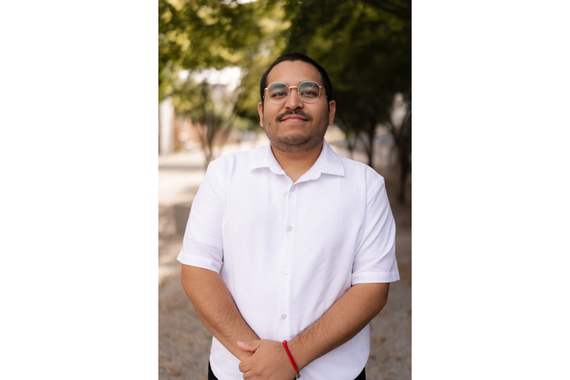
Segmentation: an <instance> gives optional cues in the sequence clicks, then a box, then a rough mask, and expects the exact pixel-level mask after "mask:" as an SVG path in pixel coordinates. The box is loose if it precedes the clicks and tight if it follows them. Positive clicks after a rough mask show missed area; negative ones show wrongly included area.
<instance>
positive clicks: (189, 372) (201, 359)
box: [159, 137, 411, 380]
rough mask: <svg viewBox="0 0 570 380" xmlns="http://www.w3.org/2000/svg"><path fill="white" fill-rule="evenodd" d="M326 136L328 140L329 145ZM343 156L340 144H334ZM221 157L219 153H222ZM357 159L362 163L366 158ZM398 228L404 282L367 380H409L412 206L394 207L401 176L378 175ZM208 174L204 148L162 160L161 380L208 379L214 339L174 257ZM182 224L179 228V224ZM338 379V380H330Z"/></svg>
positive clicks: (388, 310) (375, 342)
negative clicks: (182, 281) (184, 285)
mask: <svg viewBox="0 0 570 380" xmlns="http://www.w3.org/2000/svg"><path fill="white" fill-rule="evenodd" d="M331 140H333V139H329V138H328V137H327V141H331ZM266 142H267V140H266V138H264V137H263V138H260V139H259V140H258V141H255V142H244V143H242V144H231V145H227V146H226V147H224V149H223V151H222V153H228V152H231V151H238V150H244V149H250V148H253V147H255V146H260V145H264V144H266ZM331 146H332V147H333V149H334V150H335V151H336V152H337V153H339V154H343V155H347V154H348V153H347V151H346V150H345V149H343V148H342V147H341V146H340V144H339V145H336V144H335V143H331ZM218 155H219V154H218ZM354 158H355V159H357V160H359V161H364V160H365V156H364V154H362V153H357V154H355V157H354ZM385 161H386V152H385V151H384V152H383V151H380V150H379V152H378V156H377V160H376V162H380V164H379V165H378V167H384V168H385V167H386V166H387V165H382V164H383V163H384V162H385ZM379 171H380V174H381V175H383V176H384V177H385V179H386V188H387V191H388V196H389V198H390V200H391V204H392V212H393V213H394V218H395V219H396V224H397V233H396V255H397V259H398V266H399V269H400V277H401V280H400V281H398V282H395V283H393V284H392V285H391V287H390V295H389V300H388V304H387V305H386V307H385V308H384V309H383V310H382V312H381V313H380V314H379V315H378V316H377V317H376V318H374V320H373V321H372V322H371V324H370V332H371V348H370V357H369V359H368V363H367V365H366V377H367V379H368V380H409V379H411V207H410V204H409V199H410V193H411V190H410V187H411V185H410V184H408V198H407V199H408V204H407V205H400V204H398V203H397V202H396V196H397V190H398V184H397V182H396V181H395V179H396V178H397V175H395V174H394V173H389V172H387V171H386V170H384V171H383V170H379ZM203 175H204V158H203V155H202V152H201V151H200V149H198V148H196V149H195V150H192V151H190V152H185V153H179V154H172V155H164V156H160V157H159V281H160V289H159V378H160V379H161V380H174V379H176V380H179V379H185V380H206V379H207V376H206V373H207V365H208V355H209V350H210V344H211V339H212V335H211V334H210V333H209V332H208V330H207V329H206V328H205V327H204V325H203V324H202V323H201V321H200V320H199V318H198V316H197V315H196V312H195V311H194V309H193V307H192V303H191V302H190V300H189V299H188V298H187V297H186V294H185V293H184V290H183V289H182V286H181V285H180V263H178V261H176V256H177V255H178V252H179V251H180V248H181V246H182V232H183V228H184V226H185V218H187V212H188V211H189V204H190V202H191V201H192V199H193V198H194V195H195V193H196V190H197V189H198V187H199V185H200V182H201V180H202V178H203ZM177 219H178V223H177ZM331 380H336V379H331Z"/></svg>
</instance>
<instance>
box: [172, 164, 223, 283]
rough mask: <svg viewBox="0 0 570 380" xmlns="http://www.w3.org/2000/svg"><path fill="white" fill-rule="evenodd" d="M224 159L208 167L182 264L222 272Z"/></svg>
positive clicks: (193, 209)
mask: <svg viewBox="0 0 570 380" xmlns="http://www.w3.org/2000/svg"><path fill="white" fill-rule="evenodd" d="M221 164H222V162H221V160H215V161H212V162H211V163H210V164H209V165H208V169H207V171H206V175H205V176H204V179H203V180H202V183H201V184H200V188H199V189H198V192H197V193H196V196H195V197H194V201H193V202H192V207H191V209H190V217H189V218H188V223H187V224H186V231H185V233H184V240H183V244H182V250H181V251H180V254H179V255H178V258H177V259H178V261H180V262H181V263H182V264H185V265H190V266H195V267H200V268H205V269H209V270H212V271H214V272H218V273H219V272H220V270H221V269H222V263H223V256H224V254H223V244H222V220H223V214H224V203H223V193H224V192H223V179H224V170H223V166H222V165H221Z"/></svg>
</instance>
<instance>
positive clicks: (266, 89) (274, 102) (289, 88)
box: [265, 80, 323, 104]
mask: <svg viewBox="0 0 570 380" xmlns="http://www.w3.org/2000/svg"><path fill="white" fill-rule="evenodd" d="M307 82H311V83H316V84H317V86H319V95H318V96H317V97H316V98H315V100H313V101H311V102H308V101H306V100H304V99H303V98H301V95H300V94H299V87H301V86H302V85H303V83H307ZM275 83H281V84H284V85H285V86H286V87H287V89H288V90H289V94H288V95H287V97H286V98H285V100H283V101H281V102H276V101H275V100H272V99H271V97H270V96H268V97H267V98H268V99H269V101H270V102H271V103H273V104H283V103H285V102H286V101H287V100H289V97H290V96H291V89H292V88H296V89H297V96H298V97H299V99H300V100H301V101H302V102H303V103H314V102H316V101H317V100H318V99H319V98H320V97H321V92H322V91H321V89H322V88H323V86H321V85H320V84H319V82H317V81H314V80H306V81H303V82H301V83H299V84H298V85H297V86H289V85H288V84H287V83H285V82H272V83H269V84H268V85H267V87H265V91H269V87H271V85H274V84H275Z"/></svg>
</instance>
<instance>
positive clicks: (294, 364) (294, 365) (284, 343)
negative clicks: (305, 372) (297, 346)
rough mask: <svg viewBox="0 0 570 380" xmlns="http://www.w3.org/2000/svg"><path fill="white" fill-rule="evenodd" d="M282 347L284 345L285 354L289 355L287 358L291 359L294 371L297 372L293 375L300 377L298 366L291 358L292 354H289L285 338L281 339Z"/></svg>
mask: <svg viewBox="0 0 570 380" xmlns="http://www.w3.org/2000/svg"><path fill="white" fill-rule="evenodd" d="M283 347H285V351H287V355H289V360H291V364H293V368H295V371H296V372H297V374H296V375H295V378H296V379H300V378H301V374H300V373H299V368H298V367H297V364H296V363H295V360H293V355H291V352H289V347H287V341H286V340H284V341H283Z"/></svg>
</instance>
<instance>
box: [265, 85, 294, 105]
mask: <svg viewBox="0 0 570 380" xmlns="http://www.w3.org/2000/svg"><path fill="white" fill-rule="evenodd" d="M267 95H268V96H269V100H271V101H272V102H275V103H282V102H284V101H285V100H287V97H288V96H289V87H288V86H287V85H286V84H285V83H280V82H276V83H272V84H270V85H269V87H268V88H267Z"/></svg>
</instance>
